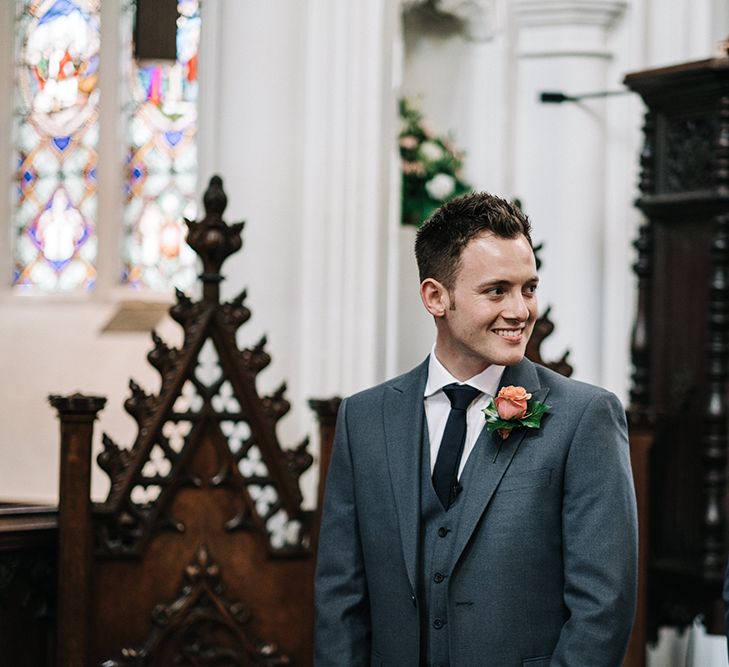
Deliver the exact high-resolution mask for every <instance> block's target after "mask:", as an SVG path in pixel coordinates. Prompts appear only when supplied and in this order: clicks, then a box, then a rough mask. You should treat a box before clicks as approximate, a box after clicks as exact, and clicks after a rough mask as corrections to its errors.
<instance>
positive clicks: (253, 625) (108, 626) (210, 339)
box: [52, 177, 316, 666]
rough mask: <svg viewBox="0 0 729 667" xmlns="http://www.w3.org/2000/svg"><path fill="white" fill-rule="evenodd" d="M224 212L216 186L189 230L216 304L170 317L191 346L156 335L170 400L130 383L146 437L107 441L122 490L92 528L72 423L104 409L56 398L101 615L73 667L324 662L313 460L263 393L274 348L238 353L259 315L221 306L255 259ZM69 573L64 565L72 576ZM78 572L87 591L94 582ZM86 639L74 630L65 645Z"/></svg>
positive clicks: (92, 593) (74, 648)
mask: <svg viewBox="0 0 729 667" xmlns="http://www.w3.org/2000/svg"><path fill="white" fill-rule="evenodd" d="M226 200H227V198H226V195H225V193H224V191H223V189H222V181H221V180H220V179H219V178H218V177H213V179H211V181H210V186H209V188H208V190H207V192H206V193H205V196H204V203H205V209H206V215H205V218H204V219H203V220H202V221H200V222H199V223H196V222H190V221H188V223H187V224H188V228H189V234H188V243H189V244H190V246H191V247H192V248H193V249H194V250H195V251H196V252H197V253H198V255H199V256H200V258H201V260H202V266H203V270H202V273H201V275H200V279H201V283H202V298H201V299H199V300H193V299H192V298H190V297H189V296H187V295H186V294H184V293H182V292H180V291H178V292H177V295H176V296H177V298H176V303H175V305H174V306H173V307H172V308H171V309H170V315H171V317H172V318H173V319H174V320H175V321H176V322H177V323H179V325H180V326H181V327H182V329H183V332H184V340H183V343H182V345H181V347H179V348H174V347H171V346H169V345H168V344H167V343H165V342H164V341H163V340H162V339H161V338H160V337H159V336H158V335H157V334H155V333H153V334H152V342H153V347H152V349H151V350H150V352H149V354H148V357H147V358H148V361H149V363H150V364H151V365H152V366H153V367H154V368H155V369H156V370H157V371H158V372H159V375H160V389H159V391H158V392H157V393H156V394H150V393H147V392H146V391H145V390H144V389H143V388H142V387H141V386H140V385H139V384H137V383H136V382H135V381H134V380H132V381H131V382H130V384H129V386H130V396H129V398H128V399H127V400H126V402H125V409H126V410H127V412H128V413H129V414H130V415H131V416H132V417H133V418H134V420H135V421H136V423H137V435H136V437H135V439H134V441H133V442H132V443H131V445H130V446H128V447H122V446H120V445H118V444H117V443H116V442H114V440H113V439H112V438H111V437H110V436H109V435H107V434H104V436H103V451H102V452H101V453H100V454H99V456H98V465H99V466H100V467H101V468H102V469H103V470H104V471H105V472H106V473H107V475H109V478H110V480H111V487H110V491H109V495H108V497H107V499H106V501H105V502H103V503H101V504H98V505H95V506H94V507H93V509H92V511H91V515H90V519H89V524H90V525H89V526H88V530H87V529H85V528H84V527H83V526H82V525H81V524H82V523H83V522H82V521H81V520H79V519H78V518H74V517H75V516H77V515H78V514H79V512H78V511H77V512H75V513H73V514H74V516H70V513H69V512H65V511H64V507H68V506H69V504H72V503H73V501H74V499H77V498H78V497H79V496H80V495H84V494H85V496H86V500H88V479H87V478H88V473H87V472H84V471H81V472H79V469H78V467H74V461H76V460H79V459H82V458H84V456H88V454H86V453H84V452H86V451H87V450H88V448H87V447H86V443H87V441H90V431H89V432H84V434H82V436H78V434H77V433H76V431H75V430H74V423H77V422H83V423H84V424H86V425H87V426H86V428H89V426H88V425H90V424H91V423H92V422H93V418H94V416H95V414H96V412H97V411H98V410H99V409H101V407H102V406H103V399H94V398H93V397H83V396H73V397H68V398H64V397H54V398H53V399H52V402H53V404H54V406H56V407H57V409H58V410H59V414H60V416H61V422H62V448H63V451H64V453H63V455H62V472H61V477H62V481H63V479H64V475H65V478H66V479H68V480H71V482H69V483H68V484H67V485H66V488H67V491H66V492H65V493H64V492H63V488H64V485H63V483H62V494H61V507H60V510H61V536H62V537H61V545H62V549H61V553H62V554H63V553H64V549H63V545H64V544H75V543H76V542H75V540H74V536H79V537H80V536H83V535H85V534H87V532H88V533H90V535H91V536H92V538H93V543H92V545H91V546H90V548H89V552H92V553H93V556H92V557H91V556H89V558H90V562H89V564H88V567H87V570H88V578H89V580H90V581H91V582H92V583H91V586H90V589H89V590H88V592H87V593H84V592H83V591H79V594H80V595H81V596H83V595H88V598H89V607H90V609H91V610H92V613H91V614H90V617H89V619H88V623H87V626H86V627H87V630H88V632H87V633H86V637H85V638H83V639H82V640H81V641H79V642H77V643H76V644H75V645H69V647H67V649H65V648H64V647H61V648H59V652H60V653H59V656H60V657H59V660H60V662H61V663H62V664H75V662H74V661H76V662H79V664H80V661H83V659H82V658H79V657H77V656H80V655H81V653H82V652H83V651H85V650H86V649H85V648H84V647H86V646H87V647H88V662H89V664H97V665H98V664H105V665H131V664H138V665H142V664H144V665H172V664H179V665H216V666H219V665H282V664H296V665H308V664H310V662H311V658H312V627H313V557H312V534H313V533H315V530H316V526H315V523H314V521H315V519H316V514H315V513H314V512H312V511H308V510H304V509H303V508H302V496H301V491H300V489H299V478H300V476H301V474H302V473H303V472H304V471H305V470H306V469H307V468H308V467H309V466H310V465H311V463H312V460H313V459H312V457H311V455H310V454H309V453H308V451H307V446H308V441H307V440H306V439H304V440H303V441H302V442H301V443H300V444H299V445H297V446H295V447H294V448H283V447H282V446H281V444H280V443H279V441H278V437H277V434H276V425H277V423H278V421H279V420H280V419H281V417H283V416H284V415H285V414H286V413H287V412H288V411H289V409H290V405H289V402H288V401H287V400H286V398H285V391H286V385H285V384H281V385H280V387H279V388H278V389H277V390H275V391H274V392H273V393H271V394H270V395H266V396H261V395H259V393H258V390H257V386H256V378H257V375H258V374H259V373H260V372H261V370H263V369H264V368H265V367H266V366H268V364H269V363H270V361H271V357H270V355H269V353H268V352H267V351H266V339H265V337H264V338H263V339H261V340H259V341H254V342H252V344H251V345H250V346H249V347H245V348H243V349H240V348H239V347H238V345H237V342H236V337H237V334H238V330H239V328H240V327H241V326H242V325H244V324H245V323H246V322H247V321H248V320H249V318H250V317H251V311H250V309H249V307H248V305H247V293H246V291H245V290H243V291H241V292H240V294H239V295H238V296H237V297H236V298H234V299H232V300H231V301H229V302H227V303H220V300H219V285H220V282H221V280H222V279H223V278H222V275H221V273H220V268H221V265H222V263H223V261H224V260H225V259H226V258H227V257H228V256H229V255H231V254H232V253H234V252H236V251H237V250H239V249H240V248H241V245H242V242H241V231H242V229H243V223H238V224H235V225H227V224H226V223H225V222H224V221H223V219H222V214H223V211H224V209H225V205H226ZM95 401H96V402H95ZM84 447H86V449H84ZM73 480H76V483H74V482H73ZM82 487H85V489H84V488H82ZM80 514H81V515H83V512H80ZM64 517H65V518H64ZM69 524H73V528H72V529H71V530H70V532H68V533H64V532H63V528H64V526H68V525H69ZM64 535H66V537H65V538H64ZM66 551H67V553H68V556H67V557H66V560H67V561H70V560H71V559H72V556H71V549H70V548H69V549H67V550H66ZM78 555H79V557H80V558H81V559H82V560H83V559H84V558H85V556H84V554H83V550H81V552H79V554H78ZM69 567H70V563H69V562H66V563H63V562H62V563H61V577H62V580H63V577H64V573H65V572H66V569H67V568H69ZM74 576H76V577H77V579H78V582H79V586H80V587H81V588H83V583H82V582H83V581H85V579H83V578H82V575H81V573H79V572H77V573H76V574H75V575H74ZM64 581H66V582H67V581H68V580H67V579H65V580H64ZM76 599H78V597H77V598H76ZM76 615H80V616H83V614H82V613H77V614H73V616H76ZM67 616H68V614H67ZM80 623H81V621H79V624H80ZM77 630H78V631H79V632H82V631H83V628H81V627H76V626H74V625H73V624H72V626H71V627H70V628H69V631H68V632H66V633H65V634H64V636H74V632H76V631H77ZM64 650H65V651H66V653H65V654H62V652H63V651H64ZM69 656H71V657H69Z"/></svg>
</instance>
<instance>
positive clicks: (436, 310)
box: [420, 278, 450, 318]
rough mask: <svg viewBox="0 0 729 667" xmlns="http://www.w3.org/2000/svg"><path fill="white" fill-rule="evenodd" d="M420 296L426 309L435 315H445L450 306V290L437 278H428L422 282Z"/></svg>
mask: <svg viewBox="0 0 729 667" xmlns="http://www.w3.org/2000/svg"><path fill="white" fill-rule="evenodd" d="M420 298H421V299H422V301H423V305H424V306H425V310H427V311H428V312H429V313H430V314H431V315H432V316H433V317H436V318H438V317H443V316H444V315H445V314H446V311H447V310H448V308H450V295H449V294H448V290H447V289H446V288H445V287H444V286H443V284H442V283H439V282H438V281H437V280H436V279H435V278H426V279H425V280H424V281H423V282H422V283H420Z"/></svg>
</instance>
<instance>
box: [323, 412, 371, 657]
mask: <svg viewBox="0 0 729 667" xmlns="http://www.w3.org/2000/svg"><path fill="white" fill-rule="evenodd" d="M314 587H315V589H314V603H315V638H314V645H315V658H314V664H315V665H316V666H317V667H328V666H332V667H335V666H336V667H339V666H341V665H348V666H349V665H351V666H357V665H369V664H370V645H371V628H370V609H369V600H368V595H367V584H366V580H365V570H364V562H363V557H362V546H361V542H360V536H359V524H358V520H357V508H356V504H355V488H354V474H353V470H352V457H351V452H350V442H349V437H348V433H347V401H346V400H345V401H343V402H342V403H341V405H340V407H339V414H338V416H337V427H336V433H335V437H334V447H333V450H332V459H331V463H330V465H329V472H328V475H327V482H326V491H325V495H324V506H323V511H322V523H321V531H320V535H319V549H318V556H317V565H316V576H315V580H314Z"/></svg>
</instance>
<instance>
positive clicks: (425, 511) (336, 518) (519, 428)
mask: <svg viewBox="0 0 729 667" xmlns="http://www.w3.org/2000/svg"><path fill="white" fill-rule="evenodd" d="M415 253H416V257H417V261H418V268H419V271H420V280H421V284H420V296H421V299H422V301H423V305H424V306H425V308H426V309H427V311H428V312H429V313H430V314H431V315H432V316H433V318H434V321H435V327H436V339H435V345H434V347H433V350H432V352H431V354H430V355H429V357H428V358H427V359H426V360H425V361H424V362H423V363H422V364H421V365H420V366H418V367H417V368H415V369H414V370H412V371H410V372H409V373H406V374H405V375H402V376H400V377H398V378H395V379H394V380H391V381H389V382H386V383H384V384H382V385H379V386H377V387H374V388H372V389H368V390H367V391H364V392H361V393H359V394H356V395H354V396H351V397H350V398H348V399H345V400H344V401H343V402H342V405H341V407H340V411H339V417H338V423H337V431H336V437H335V443H334V450H333V454H332V461H331V465H330V469H329V476H328V479H327V486H326V497H325V501H324V510H323V518H322V527H321V535H320V540H319V556H318V563H317V573H316V656H315V662H316V665H318V666H319V667H324V666H328V665H331V666H335V665H336V666H337V667H341V666H345V665H346V666H349V665H392V666H397V667H407V666H410V665H412V666H413V667H419V666H421V665H427V666H429V667H435V666H436V665H441V666H448V665H449V666H451V667H471V666H473V667H547V666H548V665H549V666H551V667H568V666H569V667H619V665H620V664H621V662H622V659H623V655H624V653H625V649H626V646H627V642H628V638H629V635H630V630H631V626H632V622H633V615H634V610H635V597H636V569H637V563H636V561H637V535H636V532H637V531H636V516H635V498H634V493H633V485H632V478H631V473H630V463H629V458H628V446H627V435H626V425H625V415H624V411H623V408H622V406H621V404H620V402H619V401H618V399H617V398H616V397H615V396H614V395H613V394H611V393H609V392H607V391H605V390H603V389H599V388H597V387H593V386H590V385H587V384H584V383H580V382H577V381H574V380H570V379H567V378H564V377H562V376H559V375H556V374H555V373H552V372H551V371H548V370H546V369H544V368H542V367H540V366H536V365H534V364H532V363H531V362H530V361H528V360H527V359H525V358H524V352H525V349H526V344H527V341H528V340H529V336H530V335H531V333H532V329H533V327H534V322H535V320H536V318H537V296H536V292H537V284H538V276H537V271H536V262H535V259H534V252H533V250H532V244H531V236H530V225H529V222H528V220H527V218H526V217H525V216H524V214H523V213H522V212H521V211H520V210H519V209H518V208H516V207H515V206H513V205H512V204H510V203H508V202H507V201H505V200H503V199H500V198H498V197H495V196H492V195H489V194H486V193H476V194H471V195H466V196H464V197H460V198H458V199H454V200H453V201H451V202H449V203H448V204H446V205H445V206H443V207H442V208H441V209H439V210H438V211H437V212H436V213H435V214H434V215H433V217H432V218H431V219H430V220H428V221H427V222H426V223H425V224H424V225H423V226H422V228H421V229H420V230H419V232H418V236H417V240H416V244H415Z"/></svg>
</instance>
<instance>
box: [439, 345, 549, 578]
mask: <svg viewBox="0 0 729 667" xmlns="http://www.w3.org/2000/svg"><path fill="white" fill-rule="evenodd" d="M508 385H516V386H522V387H524V388H525V389H526V390H527V391H528V392H529V393H531V394H532V398H531V399H530V400H532V401H544V399H545V398H546V396H547V394H548V393H549V388H548V387H541V386H540V383H539V378H538V377H537V373H536V370H535V369H534V365H533V364H532V363H531V362H530V361H529V360H527V359H524V360H522V361H521V362H520V363H518V364H516V365H515V366H508V367H507V368H506V370H505V371H504V374H503V376H502V377H501V383H500V385H499V388H501V387H506V386H508ZM527 431H529V429H527V428H517V429H514V430H512V431H511V434H510V435H509V437H508V438H507V439H506V440H502V439H501V436H500V435H499V434H498V433H489V431H488V429H487V428H486V427H485V426H484V428H483V430H482V431H481V435H480V436H479V438H478V441H477V442H476V446H475V447H474V449H473V452H472V453H471V456H472V457H475V458H474V461H473V462H472V465H473V470H471V473H470V484H469V487H470V488H468V489H466V491H465V493H464V494H463V503H464V504H463V508H462V510H461V517H460V521H459V523H458V529H457V531H456V541H455V549H454V552H453V565H454V566H455V564H456V563H457V562H458V559H459V558H460V557H461V554H462V553H463V550H464V549H465V547H466V544H468V541H469V540H470V539H471V535H473V531H474V530H475V529H476V526H477V525H478V522H479V521H480V519H481V517H482V516H483V513H484V512H485V511H486V508H487V507H488V504H489V502H490V501H491V498H492V496H493V495H494V492H495V491H496V488H497V487H498V485H499V483H500V482H501V478H502V477H503V476H504V473H505V472H506V470H507V469H508V467H509V465H510V464H511V460H512V459H513V458H514V455H515V454H516V452H517V450H518V449H519V445H520V444H521V442H522V440H523V439H524V436H525V435H526V433H527Z"/></svg>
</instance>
